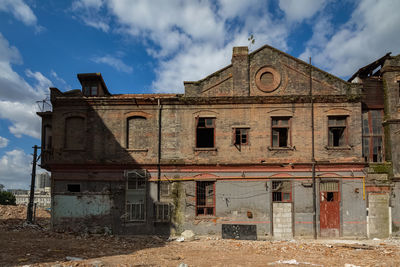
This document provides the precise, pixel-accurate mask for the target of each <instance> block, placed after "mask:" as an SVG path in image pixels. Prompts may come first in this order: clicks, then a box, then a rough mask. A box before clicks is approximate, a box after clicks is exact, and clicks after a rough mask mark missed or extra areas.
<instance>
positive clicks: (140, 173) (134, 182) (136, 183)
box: [128, 170, 146, 190]
mask: <svg viewBox="0 0 400 267" xmlns="http://www.w3.org/2000/svg"><path fill="white" fill-rule="evenodd" d="M145 188H146V171H145V170H137V171H131V172H129V173H128V189H133V190H140V189H145Z"/></svg>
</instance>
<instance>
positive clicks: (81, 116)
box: [42, 92, 171, 235]
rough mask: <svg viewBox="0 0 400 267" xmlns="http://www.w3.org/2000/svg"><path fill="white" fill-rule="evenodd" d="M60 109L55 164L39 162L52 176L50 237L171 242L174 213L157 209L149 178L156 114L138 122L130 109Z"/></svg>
mask: <svg viewBox="0 0 400 267" xmlns="http://www.w3.org/2000/svg"><path fill="white" fill-rule="evenodd" d="M64 94H66V93H64ZM77 94H80V96H81V93H80V92H77ZM63 101H66V103H65V104H64V103H62V104H63V105H62V106H61V105H60V104H58V105H57V106H56V107H55V108H54V111H53V119H52V122H53V125H52V134H53V144H54V146H53V148H52V149H51V154H52V157H51V158H50V159H49V160H47V161H46V162H44V164H43V162H42V164H43V165H44V166H45V167H47V168H48V169H49V170H50V171H51V172H52V180H53V184H52V187H53V188H52V196H53V199H52V207H53V209H52V226H53V229H54V230H63V231H64V230H65V231H73V232H89V233H113V234H163V235H169V234H170V229H171V224H170V220H169V219H168V218H169V216H170V207H171V206H169V205H167V207H165V205H164V206H163V205H162V204H160V203H158V202H157V201H156V200H157V190H158V189H157V183H153V182H149V174H148V171H147V169H148V168H153V169H154V168H156V167H157V156H158V150H157V148H158V144H157V142H154V140H158V126H157V123H158V120H157V118H158V117H157V109H154V111H150V112H153V113H143V112H141V111H138V113H140V116H139V115H132V114H133V113H134V112H132V110H134V109H135V108H137V105H133V104H132V105H127V106H126V109H124V110H119V109H114V108H113V106H112V105H102V104H99V102H98V100H92V99H91V98H83V97H79V98H76V97H74V98H71V99H68V98H65V99H64V100H63ZM106 101H107V100H106ZM120 106H121V105H120ZM109 107H110V108H109ZM128 111H130V112H129V113H128ZM126 114H130V115H129V116H127V115H126ZM164 209H168V211H164ZM166 216H168V218H166Z"/></svg>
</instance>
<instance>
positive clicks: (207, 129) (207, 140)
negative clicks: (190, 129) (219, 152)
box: [196, 118, 215, 148]
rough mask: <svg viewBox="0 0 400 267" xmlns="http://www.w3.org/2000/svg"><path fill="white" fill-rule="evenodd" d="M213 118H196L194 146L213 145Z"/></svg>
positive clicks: (209, 146) (207, 146) (205, 146)
mask: <svg viewBox="0 0 400 267" xmlns="http://www.w3.org/2000/svg"><path fill="white" fill-rule="evenodd" d="M214 140H215V118H197V126H196V147H198V148H213V147H215V143H214Z"/></svg>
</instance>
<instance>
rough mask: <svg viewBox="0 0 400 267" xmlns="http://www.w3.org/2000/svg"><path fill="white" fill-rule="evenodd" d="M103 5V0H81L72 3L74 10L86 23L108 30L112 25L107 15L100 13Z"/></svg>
mask: <svg viewBox="0 0 400 267" xmlns="http://www.w3.org/2000/svg"><path fill="white" fill-rule="evenodd" d="M102 5H103V1H102V0H79V1H75V2H73V3H72V11H73V12H74V13H75V14H76V15H77V17H78V19H80V20H82V21H83V23H85V24H86V25H88V26H90V27H93V28H96V29H98V30H102V31H104V32H108V31H109V29H110V26H109V25H108V23H109V20H108V19H107V16H103V15H99V12H100V11H101V8H102Z"/></svg>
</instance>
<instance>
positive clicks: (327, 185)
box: [319, 182, 339, 202]
mask: <svg viewBox="0 0 400 267" xmlns="http://www.w3.org/2000/svg"><path fill="white" fill-rule="evenodd" d="M319 190H320V192H321V193H320V194H321V202H336V201H339V183H338V182H321V183H320V185H319Z"/></svg>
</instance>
